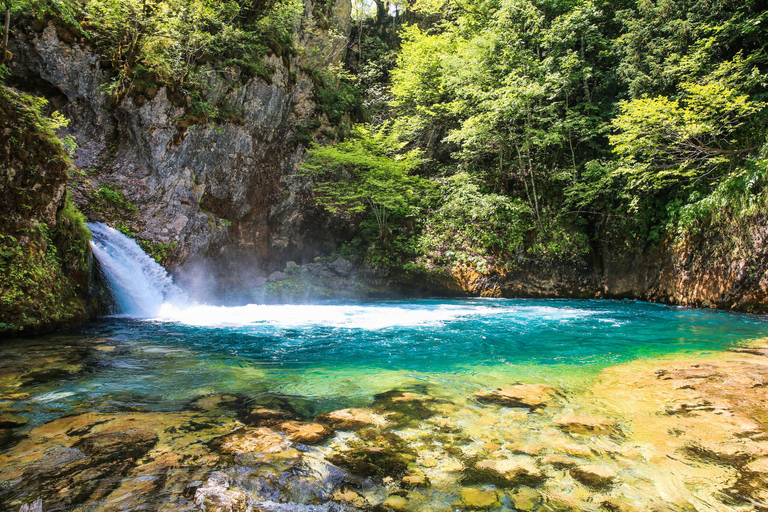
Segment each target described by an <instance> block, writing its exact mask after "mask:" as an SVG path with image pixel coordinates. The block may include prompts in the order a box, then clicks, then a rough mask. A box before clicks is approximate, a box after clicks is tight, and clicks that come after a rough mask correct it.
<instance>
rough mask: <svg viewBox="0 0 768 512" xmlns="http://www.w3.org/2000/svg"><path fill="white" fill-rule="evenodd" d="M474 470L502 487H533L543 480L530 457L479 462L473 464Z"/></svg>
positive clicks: (543, 477) (542, 475)
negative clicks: (523, 485)
mask: <svg viewBox="0 0 768 512" xmlns="http://www.w3.org/2000/svg"><path fill="white" fill-rule="evenodd" d="M475 470H476V471H477V472H479V473H480V474H482V475H485V476H487V477H488V479H489V480H490V481H492V482H494V483H496V484H497V485H502V486H515V485H522V484H528V485H533V484H537V483H539V482H541V481H542V480H544V479H545V476H544V474H543V473H542V472H541V470H540V469H539V467H538V466H537V465H536V462H535V460H534V459H532V458H531V457H515V458H511V459H489V460H481V461H480V462H478V463H477V464H475Z"/></svg>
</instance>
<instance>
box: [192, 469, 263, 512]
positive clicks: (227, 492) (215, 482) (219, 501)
mask: <svg viewBox="0 0 768 512" xmlns="http://www.w3.org/2000/svg"><path fill="white" fill-rule="evenodd" d="M194 499H195V505H197V506H198V507H200V508H201V509H203V510H208V509H210V510H214V511H221V512H245V511H246V510H248V511H250V510H252V507H251V506H250V503H249V499H248V493H247V492H246V491H245V490H243V489H240V488H237V487H232V488H231V487H230V483H229V477H228V476H227V475H226V474H224V473H221V472H215V473H213V474H212V475H211V476H210V477H209V478H208V481H207V482H205V485H203V486H201V487H199V488H198V489H197V491H196V492H195V498H194Z"/></svg>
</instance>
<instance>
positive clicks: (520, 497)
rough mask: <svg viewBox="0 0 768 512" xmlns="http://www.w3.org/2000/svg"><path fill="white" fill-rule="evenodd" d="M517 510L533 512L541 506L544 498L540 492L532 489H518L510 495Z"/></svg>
mask: <svg viewBox="0 0 768 512" xmlns="http://www.w3.org/2000/svg"><path fill="white" fill-rule="evenodd" d="M509 497H510V499H511V500H512V504H513V505H514V506H515V510H520V511H522V512H532V511H534V510H537V509H538V508H539V507H540V506H541V502H542V497H541V494H540V493H539V491H537V490H536V489H531V488H530V487H525V486H523V487H518V488H517V489H515V490H514V491H512V492H511V493H510V494H509Z"/></svg>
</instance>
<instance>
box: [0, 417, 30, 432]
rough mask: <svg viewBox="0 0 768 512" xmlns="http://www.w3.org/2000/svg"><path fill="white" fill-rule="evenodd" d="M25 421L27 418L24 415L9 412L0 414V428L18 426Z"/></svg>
mask: <svg viewBox="0 0 768 512" xmlns="http://www.w3.org/2000/svg"><path fill="white" fill-rule="evenodd" d="M27 423H29V420H28V419H27V418H25V417H24V416H18V415H16V414H9V413H3V414H0V429H8V428H19V427H23V426H24V425H26V424H27Z"/></svg>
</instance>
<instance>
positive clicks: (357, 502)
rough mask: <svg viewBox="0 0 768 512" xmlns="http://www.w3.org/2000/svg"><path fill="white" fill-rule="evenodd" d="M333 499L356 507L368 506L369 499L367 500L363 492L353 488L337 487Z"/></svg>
mask: <svg viewBox="0 0 768 512" xmlns="http://www.w3.org/2000/svg"><path fill="white" fill-rule="evenodd" d="M331 499H332V500H333V501H337V502H339V503H346V504H348V505H351V506H353V507H356V508H367V507H368V500H366V499H365V497H364V496H363V495H362V494H360V493H359V492H357V491H354V490H352V489H347V488H345V489H337V490H336V491H334V493H333V495H332V496H331Z"/></svg>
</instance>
